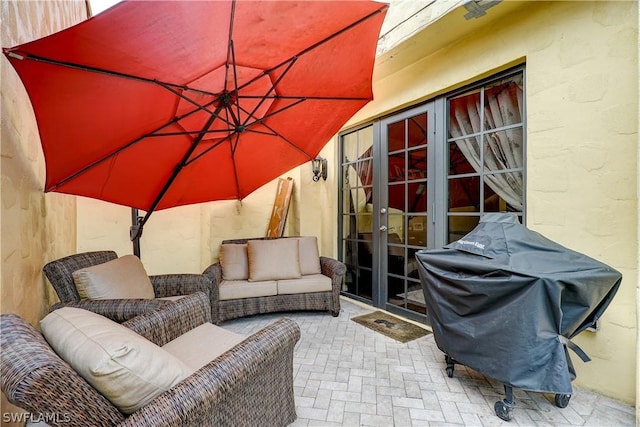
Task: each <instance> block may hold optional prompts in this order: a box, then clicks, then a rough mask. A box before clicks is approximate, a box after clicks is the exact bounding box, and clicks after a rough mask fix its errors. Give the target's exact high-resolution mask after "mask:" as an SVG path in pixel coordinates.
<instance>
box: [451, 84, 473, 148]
mask: <svg viewBox="0 0 640 427" xmlns="http://www.w3.org/2000/svg"><path fill="white" fill-rule="evenodd" d="M479 111H480V90H479V89H475V90H473V91H470V92H467V93H465V94H462V95H460V96H457V97H455V98H450V99H449V123H448V129H449V138H458V137H461V136H465V135H472V134H474V133H477V132H480V113H479Z"/></svg>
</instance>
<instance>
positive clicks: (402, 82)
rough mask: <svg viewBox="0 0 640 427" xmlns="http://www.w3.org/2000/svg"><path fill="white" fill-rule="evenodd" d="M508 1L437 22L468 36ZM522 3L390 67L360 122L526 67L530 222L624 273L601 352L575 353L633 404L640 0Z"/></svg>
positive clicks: (594, 376) (586, 380) (581, 376)
mask: <svg viewBox="0 0 640 427" xmlns="http://www.w3.org/2000/svg"><path fill="white" fill-rule="evenodd" d="M500 7H501V6H500V5H498V6H496V7H495V8H492V9H490V10H489V11H488V14H487V16H486V17H484V18H480V20H477V22H471V21H465V20H464V18H463V17H462V15H464V13H465V12H466V11H465V10H464V9H462V8H461V9H459V10H457V11H454V12H452V13H451V14H450V15H448V16H446V17H445V18H443V20H442V22H441V23H440V24H442V25H441V26H440V28H447V29H448V31H460V32H463V31H464V28H463V27H465V26H467V25H476V26H477V25H479V24H478V22H482V19H486V22H489V20H490V19H491V16H492V14H493V13H494V12H495V13H496V14H497V13H498V11H499V8H500ZM505 7H513V5H512V4H511V5H509V4H507V5H506V6H505ZM518 7H519V8H518V9H515V10H514V11H512V12H511V13H509V14H508V15H506V16H504V17H503V18H502V19H500V20H498V21H497V22H494V23H492V25H487V26H485V27H484V28H482V27H481V28H478V29H477V30H475V31H473V32H472V33H470V34H467V35H466V36H463V37H458V38H455V41H454V42H452V43H450V44H448V45H445V46H442V47H439V48H438V49H434V50H433V51H429V52H425V55H424V57H422V58H421V59H420V60H418V61H416V62H414V63H413V64H410V65H409V66H403V67H402V68H398V69H396V70H393V72H388V70H387V72H386V73H385V75H384V77H383V78H382V79H381V80H379V81H376V85H375V95H376V101H374V102H373V103H372V104H369V105H368V106H367V107H365V109H364V110H363V111H362V112H361V113H360V114H359V115H358V116H357V117H355V118H354V119H353V122H354V123H355V122H358V121H364V120H366V119H368V118H371V117H375V116H378V115H382V114H384V113H386V112H388V111H389V110H390V109H394V108H397V107H398V106H403V105H408V104H411V103H414V102H416V101H417V100H422V99H429V98H431V97H433V96H434V95H437V94H440V93H443V92H445V91H447V90H450V89H452V88H455V87H458V86H460V85H461V84H462V83H466V82H470V81H473V80H476V79H478V78H480V77H483V76H487V75H491V74H493V73H495V72H496V71H497V70H499V69H504V68H507V67H508V66H511V65H513V64H517V63H524V62H526V84H527V104H526V107H527V188H526V195H527V225H528V226H529V227H530V228H532V229H534V230H536V231H539V232H541V233H542V234H544V235H546V236H547V237H549V238H551V239H553V240H555V241H557V242H559V243H561V244H564V245H566V246H568V247H570V248H572V249H574V250H577V251H579V252H583V253H585V254H587V255H589V256H592V257H594V258H596V259H599V260H601V261H603V262H605V263H607V264H609V265H611V266H613V267H614V268H616V269H618V270H619V271H621V272H622V274H623V276H624V279H623V283H622V286H621V288H620V290H619V292H618V295H617V296H616V298H615V299H614V301H613V303H612V305H611V306H610V307H609V309H608V310H607V312H606V313H605V316H604V318H603V320H602V325H601V330H600V331H599V332H597V333H591V332H584V333H582V334H580V336H578V337H577V338H576V339H575V341H576V342H577V343H578V344H579V345H580V346H582V347H583V349H584V350H585V351H586V352H587V353H588V354H589V355H590V356H591V358H592V359H593V360H592V361H591V362H590V363H587V364H584V363H582V362H581V361H580V360H579V359H578V358H576V357H574V358H573V359H574V360H575V361H576V363H575V365H576V370H577V373H578V378H577V380H576V382H575V383H576V384H577V385H580V386H582V387H586V388H590V389H594V390H597V391H599V392H601V393H604V394H606V395H609V396H612V397H615V398H618V399H622V400H624V401H626V402H629V403H635V393H636V385H635V373H636V369H637V359H638V354H637V352H636V339H637V338H636V335H637V320H636V316H637V309H638V307H637V304H636V287H637V284H638V271H637V257H638V242H637V238H636V237H637V224H638V201H637V182H638V170H637V144H638V128H637V127H638V44H637V43H638V42H637V41H638V35H637V31H638V18H637V16H638V3H637V2H629V1H627V2H524V3H520V6H518ZM427 36H430V37H432V38H438V37H439V36H441V34H436V33H429V34H427ZM425 39H426V38H425ZM410 48H411V49H417V47H416V46H415V44H414V45H413V46H410ZM389 62H390V63H392V62H393V61H392V60H390V61H389ZM403 65H404V64H403ZM387 67H389V65H387Z"/></svg>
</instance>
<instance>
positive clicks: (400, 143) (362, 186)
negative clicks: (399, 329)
mask: <svg viewBox="0 0 640 427" xmlns="http://www.w3.org/2000/svg"><path fill="white" fill-rule="evenodd" d="M435 131H436V124H435V120H434V113H433V103H430V104H427V105H423V106H420V107H417V108H414V109H412V110H409V111H405V112H403V113H401V114H398V115H395V116H393V117H390V118H387V119H384V120H381V121H379V122H377V123H375V124H372V125H370V126H367V127H365V128H362V129H359V130H356V131H354V132H352V133H349V134H346V135H343V137H342V159H343V164H342V167H343V169H342V171H343V189H342V191H343V193H342V194H343V198H342V233H341V234H342V247H341V250H342V254H341V257H342V259H343V260H344V261H345V264H347V267H348V272H347V279H346V281H345V286H344V289H343V291H344V292H345V293H347V294H350V296H352V297H355V298H357V299H362V300H365V301H366V302H369V303H371V304H372V305H374V306H376V307H382V308H384V309H386V310H388V311H392V312H398V313H400V314H403V315H406V316H408V317H412V318H416V319H418V320H423V319H424V316H425V315H426V311H425V304H424V297H423V294H422V286H421V284H420V278H419V276H418V267H417V264H416V260H415V254H416V252H417V251H419V250H420V249H427V248H432V247H434V244H435V233H434V227H435V223H434V217H433V215H434V212H433V206H434V202H435V199H434V196H435V176H436V171H435V161H434V155H433V153H434V152H435V150H436V147H435V144H434V143H433V140H434V135H435Z"/></svg>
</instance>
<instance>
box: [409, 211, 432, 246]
mask: <svg viewBox="0 0 640 427" xmlns="http://www.w3.org/2000/svg"><path fill="white" fill-rule="evenodd" d="M407 237H408V242H407V243H408V244H409V245H411V246H422V247H426V246H427V216H426V215H422V216H414V217H409V226H408V233H407Z"/></svg>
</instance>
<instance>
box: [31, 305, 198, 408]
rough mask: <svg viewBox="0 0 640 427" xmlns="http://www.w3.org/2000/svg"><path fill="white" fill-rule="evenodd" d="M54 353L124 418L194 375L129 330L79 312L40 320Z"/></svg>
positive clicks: (67, 309) (63, 310) (63, 312)
mask: <svg viewBox="0 0 640 427" xmlns="http://www.w3.org/2000/svg"><path fill="white" fill-rule="evenodd" d="M40 328H41V330H42V334H43V335H44V337H45V338H46V340H47V341H48V342H49V344H50V345H51V347H52V348H53V350H54V351H55V352H56V353H57V354H58V356H60V358H62V359H63V360H64V361H66V362H67V363H68V364H69V365H71V367H72V368H73V369H74V370H75V371H76V372H78V374H79V375H80V376H82V377H83V378H84V379H85V380H87V382H88V383H89V384H91V385H92V386H93V387H94V388H95V389H96V390H98V391H99V392H100V393H101V394H102V395H103V396H104V397H106V398H107V399H109V400H110V401H111V403H113V405H114V406H116V407H117V408H118V409H119V410H120V411H121V412H123V413H125V414H131V413H133V412H135V411H136V410H138V409H139V408H141V407H143V406H144V405H146V404H147V403H149V402H150V401H152V400H153V399H155V398H156V397H157V396H158V395H159V394H161V393H163V392H164V391H166V390H168V389H170V388H171V387H173V386H174V385H176V384H178V383H179V382H180V381H182V380H183V379H185V378H186V377H188V376H189V375H191V373H192V371H191V370H190V369H189V368H188V367H187V366H186V365H185V364H184V363H182V362H181V361H180V360H178V359H177V358H176V357H175V356H173V355H171V354H169V353H168V352H167V351H166V350H163V349H162V348H161V347H159V346H157V345H155V344H154V343H152V342H151V341H148V340H146V339H145V338H143V337H141V336H140V335H138V334H136V333H135V332H133V331H131V330H129V329H127V328H126V327H124V326H122V325H120V324H118V323H116V322H113V321H112V320H110V319H107V318H106V317H103V316H100V315H99V314H96V313H93V312H90V311H87V310H82V309H79V308H74V307H64V308H61V309H58V310H55V311H53V312H51V313H49V314H48V315H47V316H46V317H45V318H44V319H42V320H41V321H40Z"/></svg>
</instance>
